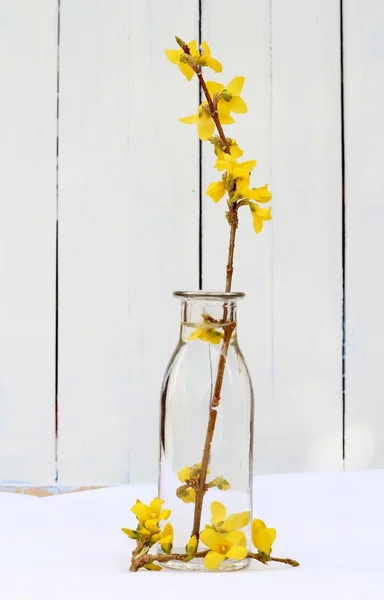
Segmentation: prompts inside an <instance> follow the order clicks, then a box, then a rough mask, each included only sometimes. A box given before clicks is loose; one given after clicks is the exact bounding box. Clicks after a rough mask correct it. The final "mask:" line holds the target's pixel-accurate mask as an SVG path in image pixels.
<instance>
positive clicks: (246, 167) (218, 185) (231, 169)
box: [206, 150, 256, 203]
mask: <svg viewBox="0 0 384 600" xmlns="http://www.w3.org/2000/svg"><path fill="white" fill-rule="evenodd" d="M217 155H218V157H217V160H216V163H215V167H216V169H217V170H218V171H226V172H227V175H224V178H223V179H222V180H221V181H213V182H212V183H210V184H209V186H208V187H207V190H206V194H207V196H210V198H212V200H213V201H214V202H215V203H217V202H219V200H221V198H222V197H223V196H224V194H225V192H226V189H227V187H226V185H227V180H228V177H230V178H231V180H230V181H231V182H233V181H236V185H238V184H239V182H242V181H243V180H245V181H248V182H249V172H250V171H252V170H253V169H254V168H255V166H256V161H255V160H246V161H243V162H237V160H236V158H235V157H234V156H232V155H230V154H225V153H224V152H222V151H221V150H218V152H217Z"/></svg>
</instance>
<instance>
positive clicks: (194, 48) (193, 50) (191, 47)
mask: <svg viewBox="0 0 384 600" xmlns="http://www.w3.org/2000/svg"><path fill="white" fill-rule="evenodd" d="M187 46H188V48H189V50H190V52H191V54H192V56H193V55H194V54H197V53H198V52H197V45H196V42H195V40H192V41H191V42H189V43H188V44H187Z"/></svg>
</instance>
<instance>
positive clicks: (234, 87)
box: [227, 76, 245, 96]
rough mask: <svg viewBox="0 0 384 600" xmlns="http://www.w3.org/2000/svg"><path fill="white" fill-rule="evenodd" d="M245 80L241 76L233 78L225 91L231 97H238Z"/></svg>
mask: <svg viewBox="0 0 384 600" xmlns="http://www.w3.org/2000/svg"><path fill="white" fill-rule="evenodd" d="M244 81H245V78H244V77H242V76H239V77H234V78H233V79H232V81H230V82H229V83H228V85H227V90H228V92H229V93H230V94H231V95H232V96H238V95H239V94H241V90H242V89H243V85H244Z"/></svg>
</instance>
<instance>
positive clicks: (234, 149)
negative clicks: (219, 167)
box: [229, 144, 244, 158]
mask: <svg viewBox="0 0 384 600" xmlns="http://www.w3.org/2000/svg"><path fill="white" fill-rule="evenodd" d="M229 150H230V153H231V156H233V158H240V156H243V154H244V152H243V150H242V149H241V148H239V146H238V145H237V144H231V145H230V147H229Z"/></svg>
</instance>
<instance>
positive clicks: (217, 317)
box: [180, 294, 238, 344]
mask: <svg viewBox="0 0 384 600" xmlns="http://www.w3.org/2000/svg"><path fill="white" fill-rule="evenodd" d="M237 300H238V297H229V298H227V297H225V296H224V295H222V294H217V296H215V295H210V296H204V297H182V301H181V328H180V337H181V340H182V341H183V342H187V341H193V340H195V339H200V340H202V341H205V342H210V343H212V344H219V343H220V341H221V340H222V339H223V337H224V333H225V331H226V329H227V328H231V330H232V339H235V338H236V330H237V328H236V323H237Z"/></svg>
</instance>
